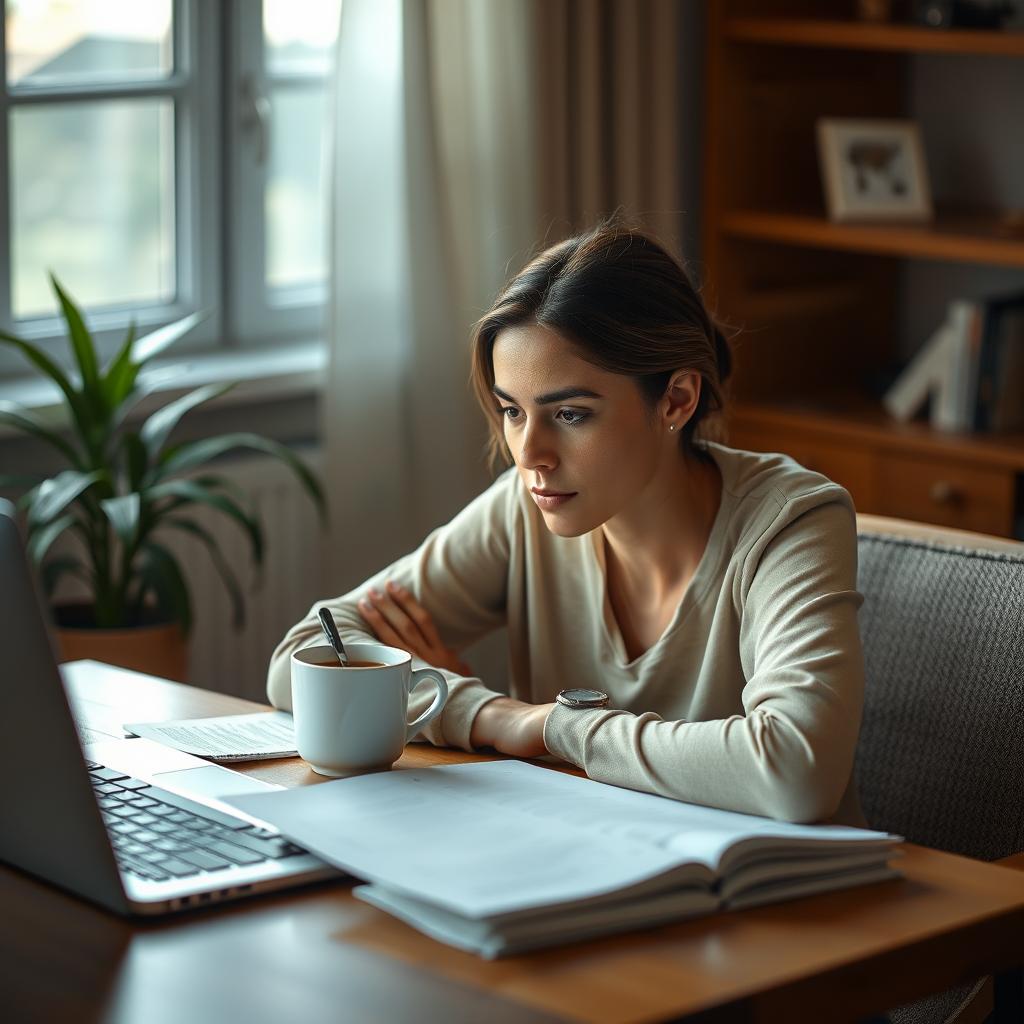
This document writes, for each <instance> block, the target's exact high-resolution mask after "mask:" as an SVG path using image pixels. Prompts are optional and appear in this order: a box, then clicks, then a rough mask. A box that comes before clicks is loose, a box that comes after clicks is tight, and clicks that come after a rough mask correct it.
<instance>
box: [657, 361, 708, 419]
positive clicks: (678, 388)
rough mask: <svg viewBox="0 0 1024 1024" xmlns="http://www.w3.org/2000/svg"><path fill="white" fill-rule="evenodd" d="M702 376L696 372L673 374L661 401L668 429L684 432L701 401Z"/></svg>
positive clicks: (685, 371) (687, 371)
mask: <svg viewBox="0 0 1024 1024" xmlns="http://www.w3.org/2000/svg"><path fill="white" fill-rule="evenodd" d="M700 386H701V376H700V374H699V373H698V372H697V371H696V370H677V371H676V372H675V373H674V374H672V378H671V379H670V380H669V382H668V385H667V386H666V388H665V395H664V397H663V398H662V400H661V404H662V416H663V420H664V423H665V426H666V427H674V428H675V429H676V430H677V431H679V430H682V429H683V427H684V426H686V424H687V423H688V422H689V421H690V417H691V416H693V413H694V410H695V409H696V408H697V403H698V402H699V401H700Z"/></svg>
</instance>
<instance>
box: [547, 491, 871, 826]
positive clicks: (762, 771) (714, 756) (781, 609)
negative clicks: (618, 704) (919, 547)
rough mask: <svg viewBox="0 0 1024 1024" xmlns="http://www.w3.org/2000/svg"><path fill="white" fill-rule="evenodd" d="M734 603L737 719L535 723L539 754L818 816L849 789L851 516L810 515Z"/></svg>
mask: <svg viewBox="0 0 1024 1024" xmlns="http://www.w3.org/2000/svg"><path fill="white" fill-rule="evenodd" d="M752 571H753V575H752V578H751V580H750V584H749V587H748V588H747V590H746V592H745V593H744V594H743V600H742V620H741V624H740V631H739V632H740V636H739V645H740V650H741V653H742V654H743V662H744V666H745V670H746V675H747V682H746V685H745V686H744V688H743V693H742V702H743V708H744V712H745V714H743V715H734V716H732V717H731V718H727V719H722V720H718V721H706V722H687V721H663V720H662V719H661V718H660V717H659V716H658V715H656V714H652V713H646V714H640V715H634V714H629V713H627V712H624V711H603V710H602V711H573V710H571V709H569V708H565V707H562V706H561V705H558V704H556V705H555V706H554V709H553V710H552V711H551V713H550V715H549V716H548V717H547V721H546V725H545V729H544V739H545V743H546V746H547V748H548V750H550V751H551V752H552V753H553V754H557V755H558V756H560V757H563V758H565V759H566V760H568V761H571V762H572V763H573V764H576V765H578V766H579V767H581V768H583V769H584V770H585V771H586V773H587V775H589V776H590V777H591V778H593V779H597V780H599V781H602V782H610V783H614V784H615V785H619V786H625V787H627V788H630V789H638V790H644V791H647V792H651V793H658V794H661V795H663V796H669V797H674V798H676V799H679V800H686V801H688V802H691V803H698V804H705V805H708V806H713V807H721V808H725V809H728V810H736V811H742V812H745V813H748V814H759V815H765V816H768V817H773V818H778V819H784V820H790V821H819V820H822V819H825V818H828V817H829V816H831V815H832V814H833V813H834V812H835V810H836V808H837V806H838V805H839V802H840V800H841V799H842V796H843V793H844V791H845V789H846V786H847V784H848V782H849V779H850V775H851V772H852V767H853V758H854V752H855V748H856V744H857V736H858V732H859V729H860V720H861V709H862V702H863V688H864V667H863V658H862V654H861V646H860V634H859V632H858V627H857V609H858V608H859V606H860V602H861V597H860V595H859V594H858V593H857V590H856V578H857V537H856V525H855V519H854V514H853V510H852V507H851V506H848V505H845V504H842V503H839V502H835V503H830V504H828V505H822V506H819V507H817V508H813V509H811V510H810V511H808V512H806V513H805V514H804V515H802V516H800V517H799V518H797V519H796V520H794V521H793V522H792V523H790V524H789V525H787V526H786V527H785V528H784V529H783V530H781V531H780V532H779V534H778V535H777V536H776V537H775V538H774V539H773V540H772V542H771V543H770V544H769V545H768V546H767V547H766V548H765V550H764V552H763V554H762V555H761V557H760V559H759V560H758V563H757V565H756V567H753V569H752Z"/></svg>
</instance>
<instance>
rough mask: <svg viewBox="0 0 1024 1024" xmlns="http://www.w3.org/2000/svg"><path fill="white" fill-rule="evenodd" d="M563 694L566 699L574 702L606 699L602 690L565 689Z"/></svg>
mask: <svg viewBox="0 0 1024 1024" xmlns="http://www.w3.org/2000/svg"><path fill="white" fill-rule="evenodd" d="M562 695H563V696H564V697H565V699H566V700H571V701H572V702H573V703H577V702H580V701H584V702H586V701H592V700H604V694H603V693H602V692H601V691H600V690H584V689H576V690H563V691H562Z"/></svg>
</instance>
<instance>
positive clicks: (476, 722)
mask: <svg viewBox="0 0 1024 1024" xmlns="http://www.w3.org/2000/svg"><path fill="white" fill-rule="evenodd" d="M529 706H530V705H528V704H524V703H523V702H522V701H521V700H513V699H512V698H511V697H495V698H494V700H489V701H488V702H487V703H486V704H485V705H484V706H483V707H482V708H481V709H480V710H479V711H478V712H477V713H476V718H474V719H473V727H472V729H471V730H470V733H469V742H470V744H471V745H472V746H473V747H474V748H478V747H496V746H497V740H498V738H499V736H500V735H501V732H502V728H503V726H504V725H505V723H506V722H507V721H508V718H509V714H510V713H514V712H516V711H518V710H520V709H522V708H527V707H529Z"/></svg>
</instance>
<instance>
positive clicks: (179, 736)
mask: <svg viewBox="0 0 1024 1024" xmlns="http://www.w3.org/2000/svg"><path fill="white" fill-rule="evenodd" d="M125 729H126V730H127V731H128V732H132V733H135V735H136V736H144V737H145V738H146V739H148V740H155V741H156V742H157V743H162V744H164V746H167V747H173V748H174V749H175V750H183V751H185V753H187V754H195V755H196V757H205V758H208V759H209V760H211V761H258V760H265V759H267V758H271V757H294V756H295V755H296V754H297V753H298V751H297V750H296V749H295V732H294V730H293V728H292V716H291V715H289V714H288V713H287V712H285V711H267V712H257V713H256V714H252V715H223V716H221V717H219V718H183V719H178V720H176V721H171V722H141V723H132V724H126V725H125Z"/></svg>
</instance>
